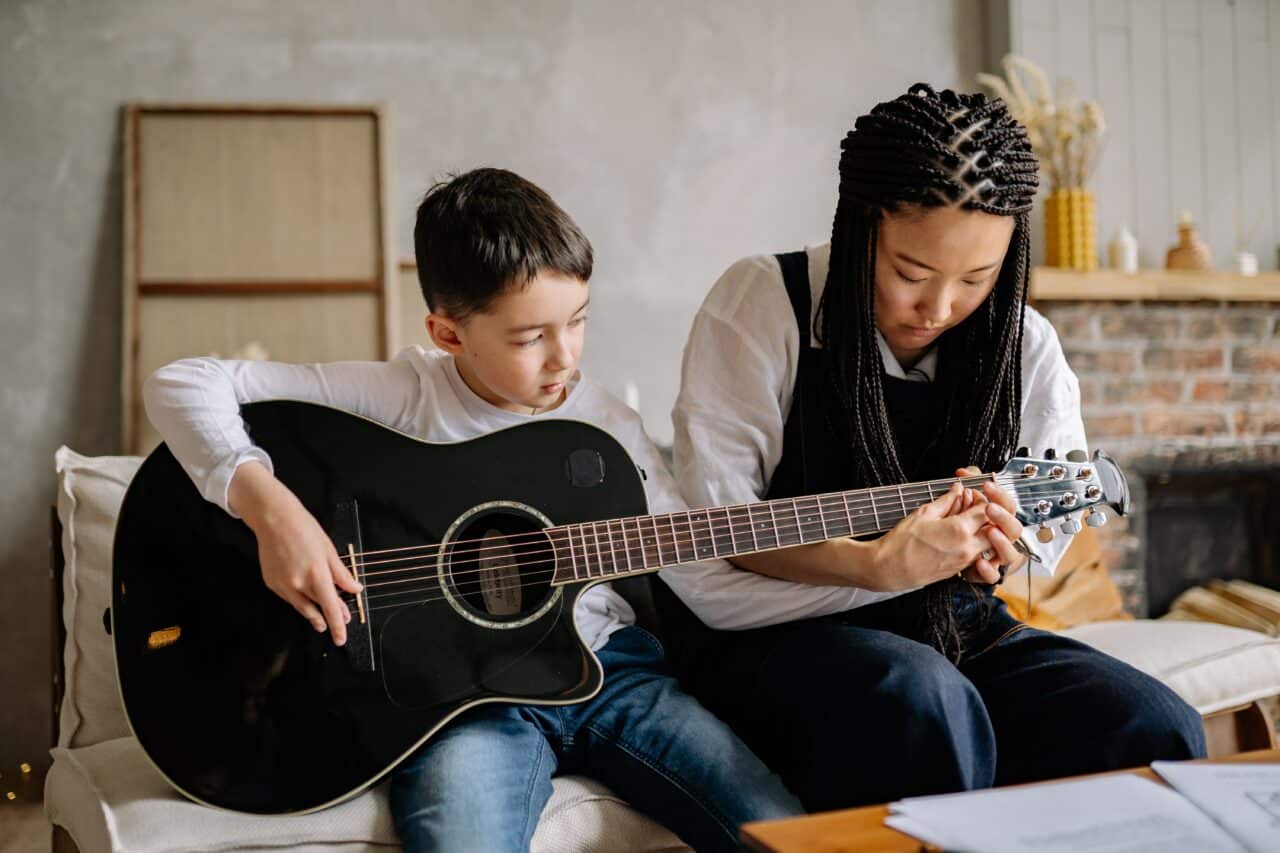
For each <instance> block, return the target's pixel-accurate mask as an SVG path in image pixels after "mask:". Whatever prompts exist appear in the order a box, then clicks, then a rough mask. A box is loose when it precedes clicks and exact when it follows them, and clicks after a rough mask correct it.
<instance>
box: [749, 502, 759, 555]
mask: <svg viewBox="0 0 1280 853" xmlns="http://www.w3.org/2000/svg"><path fill="white" fill-rule="evenodd" d="M747 524H748V525H749V526H750V527H751V548H752V550H755V551H759V550H760V540H759V539H758V538H756V523H755V521H753V520H752V519H751V504H747Z"/></svg>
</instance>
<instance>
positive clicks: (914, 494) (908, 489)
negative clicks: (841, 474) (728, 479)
mask: <svg viewBox="0 0 1280 853" xmlns="http://www.w3.org/2000/svg"><path fill="white" fill-rule="evenodd" d="M991 479H992V477H991V475H986V474H984V475H980V476H978V477H966V478H954V477H952V478H946V479H941V480H927V481H923V482H921V483H919V484H915V483H910V484H907V483H904V484H903V487H902V489H901V492H902V494H903V495H904V496H910V497H911V498H912V499H913V500H914V499H916V498H920V497H923V496H924V495H925V494H926V493H928V494H932V490H931V487H932V486H934V485H937V486H939V487H940V492H939V494H938V495H937V497H941V496H942V494H944V493H945V492H946V490H947V489H945V488H941V486H942V484H946V485H947V488H950V485H951V484H952V483H960V484H962V485H964V486H966V487H973V486H977V485H980V484H983V483H986V482H990V481H991ZM998 482H999V483H1001V484H1002V485H1006V486H1014V487H1015V488H1016V487H1017V486H1018V484H1020V483H1021V484H1034V483H1044V482H1075V481H1074V480H1072V479H1067V478H1062V479H1059V478H1054V477H1034V478H1030V477H1006V478H1005V479H1003V480H998ZM885 489H893V492H892V493H891V494H890V495H888V496H887V497H886V498H885V500H886V502H888V503H891V502H893V501H894V499H896V498H897V497H898V492H899V490H898V489H896V488H894V487H892V486H888V487H884V486H877V487H876V489H875V490H876V491H881V490H885ZM859 491H860V492H861V493H862V494H863V495H864V496H863V497H851V498H849V500H850V503H851V505H852V504H853V503H854V502H862V501H865V502H866V505H869V506H870V505H875V503H876V499H875V498H874V497H873V496H871V495H869V494H867V492H866V491H865V490H859ZM852 494H853V492H825V493H822V494H818V495H800V496H797V497H795V498H775V499H774V500H772V501H759V502H753V503H750V504H745V503H743V504H731V505H728V506H722V507H700V508H697V509H691V510H690V511H691V512H709V511H713V510H718V511H724V510H737V509H745V508H746V507H748V506H752V507H754V506H760V505H767V504H780V503H782V502H784V501H800V500H818V499H830V500H838V499H844V498H845V497H847V496H850V495H852ZM658 515H662V513H658ZM649 517H650V516H648V515H644V516H628V517H627V518H628V519H632V518H649ZM610 520H612V521H619V520H620V519H610ZM601 521H604V519H601ZM560 526H567V525H560ZM455 541H456V542H457V543H458V544H468V543H472V542H481V541H483V540H482V539H466V540H462V539H460V540H455ZM436 547H438V546H436V545H425V546H424V545H409V546H405V547H402V548H384V549H378V550H372V551H357V552H356V556H357V557H365V556H377V555H379V554H389V553H396V552H403V551H414V550H429V549H431V548H436ZM377 562H378V561H374V562H371V563H369V564H368V565H375V564H376V563H377Z"/></svg>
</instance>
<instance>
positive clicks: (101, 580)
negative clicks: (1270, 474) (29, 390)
mask: <svg viewBox="0 0 1280 853" xmlns="http://www.w3.org/2000/svg"><path fill="white" fill-rule="evenodd" d="M140 462H141V460H140V459H139V458H137V457H93V458H91V457H84V456H81V455H79V454H77V453H75V452H73V451H71V450H69V449H67V448H62V449H60V450H59V451H58V453H57V456H56V467H57V472H58V500H57V512H58V520H59V521H60V523H61V543H60V544H61V551H60V556H61V562H62V563H63V564H64V565H63V567H62V571H61V576H62V577H61V586H60V598H61V616H62V621H61V625H62V627H64V628H65V641H64V642H63V643H62V646H63V660H62V663H63V672H64V681H63V685H62V686H63V689H62V691H61V694H62V697H63V698H62V701H61V706H60V708H59V710H58V729H59V731H58V740H57V745H56V746H55V747H54V749H53V750H52V755H53V765H52V767H51V769H50V771H49V775H48V777H47V780H46V783H45V811H46V813H47V814H48V816H49V819H50V821H51V822H52V823H53V826H54V850H55V851H62V850H68V851H69V850H77V849H78V850H79V851H81V853H108V852H109V851H129V853H149V851H197V850H199V851H258V850H263V851H265V850H278V849H279V848H282V847H288V848H290V849H295V850H303V851H311V850H314V851H317V853H318V851H321V850H323V851H325V853H347V851H350V853H355V851H374V850H380V849H398V848H399V844H398V843H397V840H396V835H395V831H394V829H393V827H392V823H391V816H390V811H389V809H388V805H387V796H386V790H385V784H384V785H382V786H378V787H376V788H374V789H373V790H371V791H368V792H366V793H365V794H363V795H361V796H360V797H357V798H355V799H353V800H350V801H348V802H346V803H343V804H341V805H339V806H336V807H334V808H332V809H329V810H327V811H323V812H319V813H316V814H312V815H307V816H303V817H261V816H252V815H240V814H232V813H228V812H222V811H217V810H214V809H209V808H206V807H203V806H199V805H196V804H194V803H191V802H189V801H187V800H186V799H184V798H183V797H181V796H179V795H178V794H176V793H174V792H173V791H172V790H171V789H170V788H169V787H168V785H167V784H166V783H165V782H164V780H163V779H162V778H161V777H160V775H159V774H158V772H157V771H156V770H155V769H154V768H153V767H152V766H151V765H150V764H149V763H148V762H147V760H146V758H145V756H144V755H143V753H142V751H141V749H140V748H139V746H138V744H137V741H136V740H135V739H134V738H133V737H132V736H131V734H130V732H129V727H128V724H127V722H126V720H125V716H124V712H123V709H122V707H121V704H120V697H119V693H118V691H117V689H116V683H115V666H114V662H113V660H112V651H111V645H110V638H109V637H108V636H107V634H106V632H105V630H104V627H103V611H104V610H105V609H106V607H107V606H108V603H109V598H110V595H109V584H110V574H111V566H110V553H111V539H112V535H113V532H114V526H115V515H116V513H117V511H118V510H119V506H120V502H121V499H122V498H123V496H124V490H125V487H126V486H127V484H128V482H129V480H130V478H131V477H132V476H133V474H134V472H135V471H136V470H137V467H138V465H139V464H140ZM1067 633H1069V634H1071V635H1072V636H1075V637H1077V638H1079V639H1081V640H1083V641H1085V642H1089V643H1092V644H1094V645H1096V646H1098V647H1099V648H1102V649H1103V650H1105V651H1107V652H1110V653H1111V654H1114V655H1116V656H1117V657H1120V658H1123V659H1125V660H1127V661H1129V662H1130V663H1133V664H1134V665H1135V666H1137V667H1139V668H1140V669H1143V670H1145V671H1147V672H1150V673H1151V674H1153V675H1155V676H1157V677H1159V678H1161V679H1162V680H1164V681H1165V682H1166V683H1168V684H1169V685H1170V686H1171V687H1173V689H1174V690H1176V691H1178V692H1179V693H1180V694H1181V695H1182V696H1184V697H1185V698H1186V699H1187V700H1188V701H1189V702H1190V703H1191V704H1192V705H1193V706H1195V707H1196V708H1197V709H1198V710H1199V711H1200V712H1201V713H1202V714H1204V715H1206V716H1207V718H1208V719H1210V720H1211V722H1210V724H1209V728H1210V739H1211V742H1212V743H1213V745H1214V747H1213V748H1214V750H1215V751H1217V752H1223V751H1233V750H1235V749H1237V748H1240V747H1242V746H1243V747H1260V746H1266V745H1269V744H1272V743H1274V741H1273V740H1272V736H1271V733H1270V726H1269V725H1267V724H1266V721H1265V717H1259V716H1258V715H1259V714H1261V713H1262V712H1261V711H1260V710H1259V708H1258V706H1257V704H1256V703H1257V700H1259V699H1262V698H1265V697H1269V696H1274V695H1276V694H1280V641H1277V640H1275V639H1272V638H1269V637H1266V636H1264V635H1262V634H1257V633H1254V632H1251V631H1244V630H1240V629H1236V628H1227V627H1224V626H1219V625H1207V624H1196V623H1169V622H1149V621H1137V622H1110V623H1097V624H1092V625H1085V626H1082V627H1080V628H1075V629H1071V630H1070V631H1068V632H1067ZM56 689H57V686H56V685H55V690H56ZM1213 720H1217V721H1218V722H1217V723H1214V722H1212V721H1213ZM1260 720H1261V722H1259V721H1260ZM477 845H478V847H477V849H483V839H477ZM532 849H533V850H534V851H588V850H589V851H615V850H616V851H656V850H687V849H688V848H687V847H685V846H684V845H683V844H682V843H681V842H680V840H679V839H678V838H676V837H675V836H674V835H673V834H671V833H670V832H669V831H667V830H666V829H664V828H663V827H661V826H659V825H658V824H656V823H655V822H653V821H651V820H649V819H647V818H646V817H644V816H642V815H640V814H639V813H638V812H636V811H634V810H633V809H631V808H630V807H629V806H627V804H626V803H624V802H623V801H622V800H620V799H619V798H618V797H617V796H615V795H614V794H612V793H611V792H610V791H609V790H608V789H606V788H605V787H604V786H602V785H600V784H598V783H596V782H594V781H592V780H589V779H585V778H582V777H574V776H566V777H560V778H558V779H556V780H555V784H554V794H553V795H552V798H551V801H550V803H549V804H548V806H547V808H546V810H545V811H544V813H543V815H542V818H541V821H540V822H539V825H538V828H537V831H536V833H535V834H534V837H533V843H532Z"/></svg>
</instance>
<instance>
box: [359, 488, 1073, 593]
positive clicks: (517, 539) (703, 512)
mask: <svg viewBox="0 0 1280 853" xmlns="http://www.w3.org/2000/svg"><path fill="white" fill-rule="evenodd" d="M956 482H959V481H956ZM983 482H986V481H983ZM1021 482H1023V483H1046V482H1052V483H1061V482H1063V481H1061V480H1056V479H1053V478H1037V479H1035V480H1024V481H1021ZM1066 482H1074V481H1066ZM944 491H945V490H944ZM1015 491H1016V493H1017V494H1018V495H1019V497H1022V498H1038V497H1041V496H1043V495H1046V494H1049V493H1056V491H1057V489H1056V487H1052V486H1050V487H1049V489H1048V491H1045V490H1044V489H1043V488H1037V487H1035V486H1033V487H1032V488H1030V489H1027V488H1017V489H1015ZM831 494H832V495H833V496H828V495H826V494H824V495H806V496H803V497H798V498H794V499H792V498H782V499H778V500H777V501H766V502H762V503H761V504H755V503H753V504H735V505H732V506H726V507H707V508H696V509H689V510H687V511H685V510H681V511H676V512H673V513H658V514H656V515H643V516H626V517H623V518H612V519H600V520H599V521H595V522H571V523H568V524H562V525H553V526H552V527H550V528H541V529H539V530H534V531H529V532H527V533H519V534H510V535H506V536H505V537H504V543H506V544H502V545H486V546H483V547H479V548H465V549H464V548H459V547H458V546H461V545H470V544H472V543H483V542H486V541H491V540H490V539H489V538H486V537H481V538H474V539H457V540H452V541H450V542H448V543H445V547H451V548H452V549H453V553H454V554H455V555H457V556H470V555H472V554H480V553H481V552H484V551H489V550H493V549H495V548H503V547H507V545H508V544H511V543H515V544H519V543H521V542H524V541H538V540H540V539H541V538H543V537H544V534H545V532H546V531H547V530H566V529H568V528H571V527H585V526H587V525H593V524H603V525H606V526H607V525H610V524H618V525H619V526H620V527H621V526H623V525H625V524H626V523H627V522H632V526H633V527H636V526H638V525H639V523H640V521H641V520H644V521H649V522H652V520H657V519H667V518H675V517H676V516H680V515H698V516H706V517H708V518H709V517H710V515H711V514H712V513H726V517H728V514H729V513H733V512H735V511H737V510H738V509H740V508H747V507H748V506H749V507H752V508H755V507H757V506H761V505H763V506H765V507H768V508H770V509H772V510H774V511H775V512H771V515H773V514H776V510H777V509H778V507H777V503H778V502H779V501H788V502H790V503H792V504H794V505H795V507H796V508H797V509H801V510H804V511H806V512H809V511H811V510H812V509H813V508H819V509H820V510H821V511H822V512H823V513H827V512H831V513H842V512H843V511H844V507H845V505H846V504H847V506H848V507H849V510H850V511H851V512H852V511H854V510H857V511H858V512H859V513H861V514H863V515H865V514H867V513H868V512H869V513H871V514H872V515H875V514H878V513H879V511H880V510H881V509H884V510H885V511H886V512H888V511H890V510H891V509H892V508H893V505H894V504H895V503H898V502H899V501H897V500H894V498H897V497H898V494H897V492H895V493H894V494H893V496H891V497H890V498H889V499H888V500H887V501H885V502H883V503H877V502H876V501H874V500H872V499H869V498H867V499H861V500H859V499H853V500H846V499H845V498H844V494H843V493H839V492H836V493H831ZM924 494H925V491H924V490H916V492H915V494H912V493H911V492H910V491H908V490H906V489H904V490H903V491H902V495H901V498H902V500H912V501H915V500H918V499H919V498H921V497H923V496H924ZM939 497H941V495H939ZM823 501H827V502H832V503H834V502H837V501H838V502H839V506H836V507H824V506H822V502H823ZM806 502H808V503H806ZM922 505H923V504H922ZM757 511H758V512H765V509H759V510H757ZM782 512H783V513H784V514H785V513H791V512H793V510H792V509H791V508H790V507H784V508H782ZM677 521H678V522H679V523H680V524H689V523H690V522H688V521H683V520H679V519H677ZM701 522H702V519H701V518H699V519H698V523H701ZM662 523H665V522H662ZM731 524H733V525H744V524H745V525H747V527H748V528H749V527H751V526H754V525H755V521H754V520H752V519H750V518H748V519H747V520H742V519H737V520H732V521H731ZM441 547H442V545H441V544H440V543H435V544H432V545H413V546H407V547H404V548H394V549H382V550H375V551H358V552H356V553H355V556H356V557H357V558H359V557H361V556H364V555H369V554H386V553H393V552H397V553H401V554H402V556H399V557H393V558H391V559H387V560H373V561H369V562H362V563H361V565H362V566H366V567H367V566H377V565H392V564H394V563H398V562H403V561H405V560H413V559H419V558H421V557H424V556H428V555H430V554H432V553H434V554H435V555H436V556H438V555H439V551H440V549H441ZM340 556H341V557H342V558H343V559H344V560H346V559H349V557H350V555H349V554H346V553H344V554H341V555H340ZM403 570H404V569H403V567H401V568H396V569H381V570H378V571H373V572H366V573H365V574H366V575H367V576H372V575H379V574H384V573H388V572H398V571H403Z"/></svg>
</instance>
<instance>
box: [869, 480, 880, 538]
mask: <svg viewBox="0 0 1280 853" xmlns="http://www.w3.org/2000/svg"><path fill="white" fill-rule="evenodd" d="M867 497H868V498H870V499H871V517H872V518H874V519H875V520H876V527H875V529H876V530H879V529H880V513H879V512H878V511H877V510H876V490H875V489H867Z"/></svg>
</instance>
